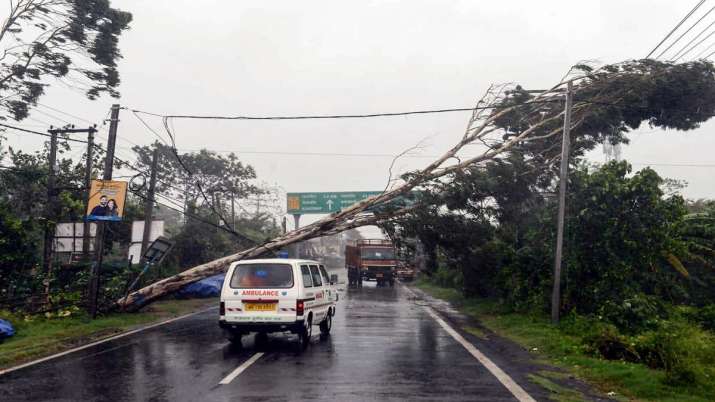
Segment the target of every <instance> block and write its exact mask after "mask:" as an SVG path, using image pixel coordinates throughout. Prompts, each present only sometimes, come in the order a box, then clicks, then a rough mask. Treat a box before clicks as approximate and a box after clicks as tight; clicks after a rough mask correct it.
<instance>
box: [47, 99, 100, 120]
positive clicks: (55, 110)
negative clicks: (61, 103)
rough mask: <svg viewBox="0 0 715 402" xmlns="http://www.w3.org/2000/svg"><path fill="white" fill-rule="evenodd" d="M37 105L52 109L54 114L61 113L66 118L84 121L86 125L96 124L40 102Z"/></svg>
mask: <svg viewBox="0 0 715 402" xmlns="http://www.w3.org/2000/svg"><path fill="white" fill-rule="evenodd" d="M37 104H38V105H39V106H42V107H44V108H47V109H50V110H52V111H54V112H57V113H61V114H63V115H65V116H69V117H72V118H74V119H77V120H81V121H83V122H85V123H89V124H95V122H92V121H89V120H87V119H84V118H82V117H79V116H76V115H73V114H71V113H67V112H64V111H62V110H60V109H57V108H54V107H52V106H48V105H45V104H43V103H40V102H37Z"/></svg>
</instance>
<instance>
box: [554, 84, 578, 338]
mask: <svg viewBox="0 0 715 402" xmlns="http://www.w3.org/2000/svg"><path fill="white" fill-rule="evenodd" d="M567 85H568V87H567V89H566V110H565V112H564V130H563V141H562V143H561V170H560V173H559V215H558V223H557V225H558V226H557V228H556V256H555V258H554V288H553V291H552V293H551V322H552V323H553V324H558V323H559V308H560V306H561V257H562V253H563V247H564V215H565V212H566V185H567V184H568V170H569V147H570V146H571V137H570V134H571V105H572V103H573V88H572V87H573V86H572V84H571V81H569V82H568V84H567Z"/></svg>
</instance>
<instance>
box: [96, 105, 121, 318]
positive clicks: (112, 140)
mask: <svg viewBox="0 0 715 402" xmlns="http://www.w3.org/2000/svg"><path fill="white" fill-rule="evenodd" d="M118 125H119V105H118V104H114V105H112V112H111V117H110V121H109V137H108V138H107V155H106V158H105V160H104V176H103V177H102V179H103V180H112V171H113V170H114V147H115V144H116V142H117V126H118ZM106 224H107V223H106V222H103V221H99V222H97V235H96V237H95V240H94V250H95V253H96V260H95V262H94V264H92V269H91V272H90V278H89V314H90V315H91V316H92V318H95V317H97V300H98V298H99V274H100V271H101V267H102V258H104V232H105V226H106Z"/></svg>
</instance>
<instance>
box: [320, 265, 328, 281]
mask: <svg viewBox="0 0 715 402" xmlns="http://www.w3.org/2000/svg"><path fill="white" fill-rule="evenodd" d="M320 273H321V274H323V282H325V283H330V275H328V271H326V270H325V266H323V265H321V266H320Z"/></svg>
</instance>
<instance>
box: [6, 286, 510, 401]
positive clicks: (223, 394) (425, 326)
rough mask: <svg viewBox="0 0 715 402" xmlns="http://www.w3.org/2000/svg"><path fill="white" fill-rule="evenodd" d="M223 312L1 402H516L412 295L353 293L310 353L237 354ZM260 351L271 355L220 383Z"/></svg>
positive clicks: (123, 347)
mask: <svg viewBox="0 0 715 402" xmlns="http://www.w3.org/2000/svg"><path fill="white" fill-rule="evenodd" d="M217 314H218V312H217V310H211V311H208V312H205V313H201V314H198V315H195V316H192V317H189V318H187V319H184V320H180V321H176V322H173V323H170V324H167V325H165V326H161V327H157V328H153V329H150V330H147V331H144V332H140V333H137V334H134V335H131V336H128V337H125V338H120V339H117V340H114V341H111V342H107V343H104V344H101V345H97V346H95V347H92V348H89V349H85V350H82V351H79V352H76V353H73V354H70V355H67V356H64V357H62V358H58V359H55V360H51V361H48V362H45V363H41V364H38V365H35V366H31V367H28V368H26V369H22V370H18V371H15V372H11V373H9V374H6V375H4V376H1V377H0V400H3V401H6V400H7V401H29V400H33V401H38V400H54V401H76V400H95V401H105V400H106V401H136V400H141V401H144V400H152V401H194V400H216V401H224V400H226V401H228V400H231V401H242V400H245V401H249V400H250V401H256V400H261V401H293V400H326V401H327V400H330V401H371V400H374V401H378V400H410V401H420V400H425V401H427V400H454V401H460V400H463V401H467V400H469V401H475V400H485V401H487V400H488V401H495V400H497V401H498V400H514V399H513V397H512V396H511V394H510V393H509V392H508V391H507V390H506V389H505V388H503V387H502V386H501V384H499V382H498V381H497V380H496V379H495V378H494V377H493V376H491V374H489V372H488V371H487V370H486V369H485V368H484V367H482V366H481V365H480V364H479V363H478V362H477V361H476V360H474V359H473V358H472V357H471V356H470V355H469V354H467V353H466V352H465V351H464V349H463V348H462V346H460V345H459V344H458V343H456V342H455V341H454V340H453V339H452V338H450V337H449V335H448V334H447V333H446V332H444V331H443V330H442V329H441V328H440V327H439V325H438V324H437V323H436V322H434V320H432V318H430V317H429V316H428V315H427V314H426V313H425V311H424V309H423V307H422V306H420V305H417V304H415V303H413V302H412V301H411V300H410V299H409V298H408V293H407V292H406V290H404V289H402V288H400V287H397V288H392V289H391V288H375V287H374V283H368V284H367V285H366V287H365V288H363V289H361V290H348V291H347V292H344V293H343V294H342V295H341V302H340V303H339V305H338V311H337V314H336V316H335V319H334V320H333V330H332V333H331V335H330V336H328V337H321V336H319V335H317V334H318V332H319V331H318V330H317V327H316V328H315V331H314V332H313V333H314V336H313V339H312V342H311V345H310V346H309V347H308V349H307V350H306V351H304V352H302V353H301V352H300V351H299V350H298V348H297V347H296V338H295V336H293V335H289V334H288V335H271V336H270V337H269V338H268V340H267V341H266V342H262V343H258V344H257V343H256V342H255V339H254V337H253V336H249V337H246V338H244V339H245V341H244V346H243V347H242V348H236V347H234V346H232V345H230V344H229V343H228V342H227V341H225V340H224V338H223V336H222V334H221V331H220V330H219V328H218V326H217V324H216V320H217ZM256 352H264V353H265V355H264V356H262V357H261V358H260V359H258V360H257V361H256V362H255V363H254V364H253V365H251V366H250V367H249V368H248V369H246V371H244V372H242V373H241V374H240V375H239V376H238V377H236V378H235V379H234V380H233V381H232V382H231V383H230V384H227V385H219V384H218V383H219V381H221V380H222V379H223V378H224V377H226V376H227V375H228V374H229V373H231V372H232V371H233V370H234V369H236V368H237V367H238V366H239V365H241V364H242V363H243V362H245V361H246V360H248V359H249V358H251V356H253V355H254V354H255V353H256Z"/></svg>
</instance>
